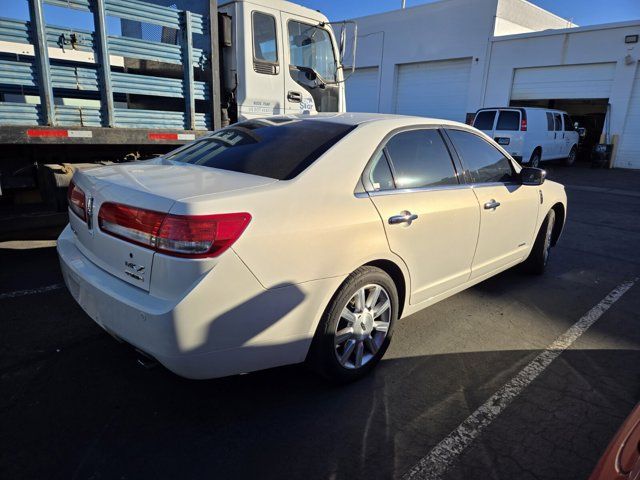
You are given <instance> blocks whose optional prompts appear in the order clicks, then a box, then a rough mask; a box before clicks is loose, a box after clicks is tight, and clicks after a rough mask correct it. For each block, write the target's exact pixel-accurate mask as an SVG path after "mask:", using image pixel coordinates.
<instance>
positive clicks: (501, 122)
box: [496, 110, 520, 130]
mask: <svg viewBox="0 0 640 480" xmlns="http://www.w3.org/2000/svg"><path fill="white" fill-rule="evenodd" d="M496 130H520V112H516V111H513V110H503V111H501V112H500V116H499V117H498V125H496Z"/></svg>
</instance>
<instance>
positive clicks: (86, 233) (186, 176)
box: [69, 159, 276, 291]
mask: <svg viewBox="0 0 640 480" xmlns="http://www.w3.org/2000/svg"><path fill="white" fill-rule="evenodd" d="M74 181H75V183H76V185H77V186H78V187H79V188H81V189H82V190H83V192H84V194H85V199H86V205H87V220H86V221H85V220H83V219H81V218H79V217H78V216H77V215H76V214H75V213H73V212H71V211H70V212H69V223H70V224H71V228H72V229H73V231H74V232H75V234H76V238H77V245H78V248H80V250H81V251H82V252H83V253H84V255H85V256H86V257H87V258H89V259H90V260H91V261H92V262H93V263H95V264H96V265H97V266H99V267H100V268H102V269H103V270H106V271H108V272H109V273H111V274H112V275H114V276H116V277H118V278H120V279H121V280H124V281H126V282H127V283H130V284H132V285H135V286H136V287H139V288H142V289H143V290H146V291H149V288H150V281H151V270H152V267H153V259H154V255H155V252H154V251H153V250H151V249H150V248H146V247H143V246H139V245H136V244H133V243H130V242H128V241H126V240H122V239H119V238H116V237H114V236H112V235H110V234H108V233H105V232H103V231H101V230H100V227H99V225H98V213H99V211H100V207H101V206H102V205H103V204H104V203H105V202H114V203H120V204H124V205H128V206H131V207H138V208H143V209H147V210H154V211H157V212H164V213H168V212H169V211H170V210H171V209H172V207H173V206H174V205H176V203H179V202H180V200H183V199H186V198H194V197H196V198H197V197H199V196H203V195H206V196H211V195H215V196H217V195H222V194H225V193H230V192H235V191H238V190H245V189H251V188H256V187H260V186H263V185H268V184H271V183H274V182H276V180H274V179H271V178H266V177H258V176H254V175H247V174H243V173H235V172H230V171H224V170H217V169H213V168H209V167H201V166H198V165H186V164H179V163H170V162H168V161H166V160H163V159H154V160H151V161H146V162H136V163H127V164H121V165H111V166H106V167H99V168H95V169H91V170H83V171H77V172H76V174H75V175H74ZM209 213H212V214H213V213H218V212H209Z"/></svg>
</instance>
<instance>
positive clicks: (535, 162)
mask: <svg viewBox="0 0 640 480" xmlns="http://www.w3.org/2000/svg"><path fill="white" fill-rule="evenodd" d="M539 165H540V150H538V149H536V150H534V151H533V153H532V154H531V158H530V159H529V166H530V167H534V168H538V166H539Z"/></svg>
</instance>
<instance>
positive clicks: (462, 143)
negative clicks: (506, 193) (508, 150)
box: [447, 130, 514, 183]
mask: <svg viewBox="0 0 640 480" xmlns="http://www.w3.org/2000/svg"><path fill="white" fill-rule="evenodd" d="M447 133H448V134H449V136H450V137H451V141H452V142H453V145H454V147H455V149H456V151H457V152H458V154H459V155H460V156H461V157H462V160H463V162H464V163H465V165H466V166H467V168H468V169H469V173H470V174H471V179H472V181H473V182H474V183H491V182H509V181H511V180H513V176H514V171H513V167H512V165H511V162H510V161H509V159H508V158H506V157H505V156H504V155H503V154H502V152H500V150H498V149H497V148H496V147H494V146H493V145H491V144H490V143H488V142H487V141H486V140H484V139H483V138H481V137H479V136H478V135H474V134H473V133H470V132H463V131H461V130H448V131H447Z"/></svg>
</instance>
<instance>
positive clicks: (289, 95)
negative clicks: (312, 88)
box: [287, 91, 302, 103]
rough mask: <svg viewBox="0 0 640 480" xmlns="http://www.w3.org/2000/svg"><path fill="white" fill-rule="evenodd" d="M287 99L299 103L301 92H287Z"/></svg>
mask: <svg viewBox="0 0 640 480" xmlns="http://www.w3.org/2000/svg"><path fill="white" fill-rule="evenodd" d="M287 100H289V101H290V102H294V103H300V102H301V101H302V94H301V93H300V92H294V91H290V92H287Z"/></svg>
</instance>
